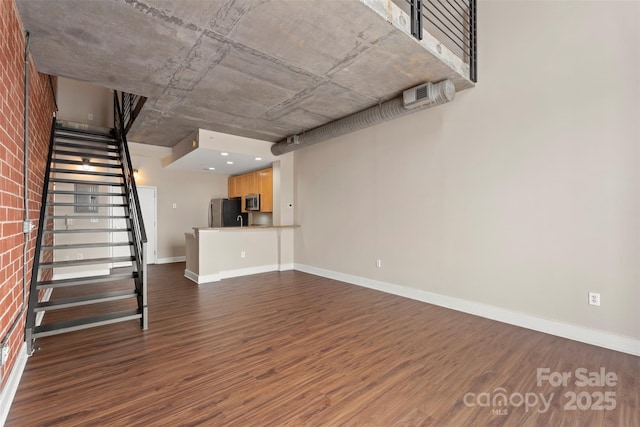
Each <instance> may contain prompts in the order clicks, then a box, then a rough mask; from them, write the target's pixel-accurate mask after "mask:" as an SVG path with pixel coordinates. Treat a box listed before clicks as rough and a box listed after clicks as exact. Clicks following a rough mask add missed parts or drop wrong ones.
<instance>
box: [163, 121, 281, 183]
mask: <svg viewBox="0 0 640 427" xmlns="http://www.w3.org/2000/svg"><path fill="white" fill-rule="evenodd" d="M270 145H271V144H269V143H268V142H266V141H261V140H258V139H252V138H245V137H242V136H236V135H230V134H225V133H220V132H213V131H208V130H205V129H199V130H198V131H196V132H194V133H193V134H191V135H189V136H188V137H187V138H184V139H183V140H182V141H180V142H179V143H178V144H176V146H175V147H173V149H172V150H171V152H170V153H169V154H168V155H167V156H166V157H164V158H163V165H164V167H166V168H167V169H177V170H189V171H203V172H210V173H221V174H226V175H239V174H243V173H246V172H251V171H254V170H258V169H264V168H267V167H269V166H271V164H272V163H273V162H274V161H275V160H276V157H275V156H274V155H273V154H271V150H270V149H269V148H270ZM229 162H231V163H229ZM210 168H214V170H211V169H210Z"/></svg>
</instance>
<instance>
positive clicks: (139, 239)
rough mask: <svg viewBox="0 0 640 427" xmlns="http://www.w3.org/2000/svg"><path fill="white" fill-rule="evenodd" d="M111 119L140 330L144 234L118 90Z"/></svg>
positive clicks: (144, 317) (144, 320)
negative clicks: (134, 270)
mask: <svg viewBox="0 0 640 427" xmlns="http://www.w3.org/2000/svg"><path fill="white" fill-rule="evenodd" d="M113 118H114V128H115V137H116V141H117V143H118V149H119V151H120V157H121V159H122V166H123V176H124V184H125V198H126V205H127V206H126V207H125V215H127V217H128V218H129V219H130V222H131V231H130V232H129V237H130V241H132V242H133V243H134V244H133V250H134V257H135V263H136V268H137V272H138V277H137V279H136V288H137V289H138V307H139V309H140V310H141V313H142V319H141V323H142V329H147V327H148V316H147V259H148V258H147V233H146V231H145V228H144V221H143V220H142V210H141V209H140V200H139V198H138V189H137V187H136V181H135V179H134V176H133V166H132V162H131V155H130V154H129V145H128V144H127V136H126V129H125V122H124V117H123V115H122V109H121V108H120V102H119V96H118V92H117V91H115V92H114V94H113Z"/></svg>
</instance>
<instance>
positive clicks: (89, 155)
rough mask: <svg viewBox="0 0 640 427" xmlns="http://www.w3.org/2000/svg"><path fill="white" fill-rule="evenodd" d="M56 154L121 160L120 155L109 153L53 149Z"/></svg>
mask: <svg viewBox="0 0 640 427" xmlns="http://www.w3.org/2000/svg"><path fill="white" fill-rule="evenodd" d="M53 153H54V154H58V155H60V156H73V157H88V158H93V159H104V160H120V156H109V155H108V154H96V153H87V152H86V151H69V150H56V149H54V150H53Z"/></svg>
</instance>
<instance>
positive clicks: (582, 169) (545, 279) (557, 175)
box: [295, 1, 640, 339]
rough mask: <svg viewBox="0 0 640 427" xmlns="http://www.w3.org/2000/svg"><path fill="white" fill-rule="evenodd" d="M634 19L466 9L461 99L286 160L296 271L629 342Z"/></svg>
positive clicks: (609, 7) (551, 5)
mask: <svg viewBox="0 0 640 427" xmlns="http://www.w3.org/2000/svg"><path fill="white" fill-rule="evenodd" d="M639 12H640V3H638V2H612V1H608V2H586V1H582V2H534V1H510V2H504V1H483V2H479V12H478V15H479V27H478V31H479V40H480V51H479V65H480V68H479V79H480V82H479V83H478V85H477V87H475V88H473V89H470V90H468V91H465V92H462V93H458V94H457V97H456V99H455V101H454V102H453V103H450V104H447V105H444V106H441V107H437V108H435V109H431V110H427V111H424V112H421V113H416V114H414V115H412V116H409V117H406V118H403V119H400V120H396V121H393V122H390V123H387V124H382V125H378V126H376V127H372V128H369V129H366V130H363V131H360V132H357V133H353V134H350V135H346V136H344V137H340V138H337V139H334V140H332V141H327V142H324V143H321V144H318V145H315V146H312V147H308V148H305V149H301V150H299V151H296V153H295V177H296V194H295V196H296V202H297V209H296V223H298V224H300V225H301V226H302V228H301V229H299V230H297V231H296V237H295V261H296V263H298V264H303V265H307V266H313V267H315V268H322V269H326V270H330V271H333V272H340V273H344V274H350V275H354V276H358V277H364V278H369V279H375V280H379V281H382V282H386V283H390V284H395V285H401V286H404V287H408V288H412V289H418V290H422V291H427V292H433V293H437V294H442V295H447V296H451V297H456V298H460V299H464V300H468V301H473V302H477V303H483V304H488V305H490V306H495V307H499V308H503V309H507V310H510V311H513V312H517V313H524V314H526V315H531V316H535V317H538V318H542V319H548V320H552V321H558V322H564V323H568V324H571V325H577V326H579V327H585V328H592V329H594V330H601V331H606V332H611V333H613V334H618V335H621V336H624V337H631V338H632V339H640V317H639V316H640V315H639V311H638V306H639V303H640V290H639V289H640V209H639V206H640V175H639V171H640V154H639V142H640V125H639V122H640V120H639V117H640V83H639V80H640V77H639V76H640V73H639V72H638V70H640V61H639V58H640V45H639V39H640V37H638V35H639V34H638V28H639V26H640V22H639V15H640V13H639ZM378 258H379V259H381V260H382V268H376V266H375V263H376V259H378ZM589 291H595V292H600V293H601V297H602V306H601V307H593V306H589V305H588V304H587V294H588V292H589Z"/></svg>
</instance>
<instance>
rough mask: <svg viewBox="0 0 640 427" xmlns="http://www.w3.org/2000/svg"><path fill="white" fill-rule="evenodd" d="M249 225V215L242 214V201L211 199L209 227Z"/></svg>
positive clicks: (238, 198)
mask: <svg viewBox="0 0 640 427" xmlns="http://www.w3.org/2000/svg"><path fill="white" fill-rule="evenodd" d="M242 225H244V226H246V225H249V214H248V213H242V199H241V198H240V197H235V198H233V199H212V200H211V202H210V203H209V227H240V226H242Z"/></svg>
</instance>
